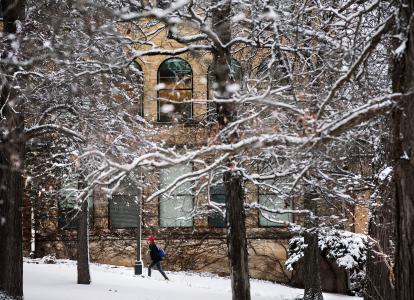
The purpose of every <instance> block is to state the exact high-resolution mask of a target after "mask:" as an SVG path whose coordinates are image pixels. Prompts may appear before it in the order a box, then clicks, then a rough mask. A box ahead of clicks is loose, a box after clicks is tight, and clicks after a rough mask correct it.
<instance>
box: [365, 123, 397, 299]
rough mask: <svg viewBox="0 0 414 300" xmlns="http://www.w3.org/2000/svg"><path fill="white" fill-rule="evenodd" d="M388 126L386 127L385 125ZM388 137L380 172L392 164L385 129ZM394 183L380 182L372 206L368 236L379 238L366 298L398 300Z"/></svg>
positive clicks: (371, 259) (369, 260) (370, 262)
mask: <svg viewBox="0 0 414 300" xmlns="http://www.w3.org/2000/svg"><path fill="white" fill-rule="evenodd" d="M384 127H385V126H384ZM383 131H384V132H386V136H385V137H384V138H383V140H382V141H381V148H380V153H379V156H380V159H379V164H378V166H376V169H377V170H376V171H377V172H379V171H381V170H383V169H384V168H385V167H388V166H390V165H391V163H392V162H391V155H390V148H391V147H390V134H391V132H389V130H388V129H386V128H383ZM394 193H395V191H394V183H393V181H392V180H391V181H390V180H389V179H388V178H386V179H384V180H382V181H380V182H378V196H377V197H375V200H374V201H375V203H374V204H375V206H374V207H373V208H371V211H370V215H371V216H370V219H369V226H368V235H369V236H370V237H371V238H372V239H374V240H375V243H372V242H370V243H369V244H370V246H369V248H368V254H367V265H366V284H365V291H364V293H365V295H364V298H365V299H366V300H372V299H390V300H391V299H395V290H394V284H395V280H394V270H393V267H392V266H393V264H394V255H395V247H394V246H393V244H394V242H395V226H394V216H393V213H394V207H393V195H394Z"/></svg>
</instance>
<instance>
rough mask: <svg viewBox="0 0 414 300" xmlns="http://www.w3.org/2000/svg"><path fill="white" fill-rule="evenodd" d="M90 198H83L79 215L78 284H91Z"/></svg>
mask: <svg viewBox="0 0 414 300" xmlns="http://www.w3.org/2000/svg"><path fill="white" fill-rule="evenodd" d="M88 210H89V208H88V199H87V197H86V199H84V200H82V205H81V210H80V211H79V215H78V220H79V222H78V249H77V250H78V284H90V283H91V276H90V274H89V232H88V227H89V226H88V219H89V218H88V215H89V213H88Z"/></svg>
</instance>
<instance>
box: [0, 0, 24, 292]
mask: <svg viewBox="0 0 414 300" xmlns="http://www.w3.org/2000/svg"><path fill="white" fill-rule="evenodd" d="M1 4H2V7H3V12H4V16H3V17H4V21H3V23H4V28H3V31H4V33H5V34H6V35H7V34H13V35H14V34H16V23H15V21H16V20H18V19H19V18H21V17H22V16H23V13H24V1H21V0H20V1H19V0H2V1H1ZM7 42H8V45H6V49H7V50H6V51H5V53H3V54H2V57H3V58H4V57H8V55H9V54H11V53H13V50H11V47H10V43H11V42H12V41H11V40H9V41H7ZM14 71H15V68H14V67H13V66H7V65H6V66H4V67H3V68H2V69H1V91H0V93H1V95H0V97H1V98H0V107H1V108H2V111H1V116H0V139H1V143H0V298H1V296H2V294H3V296H4V295H7V296H9V297H11V298H13V299H22V298H23V254H22V204H23V178H22V170H23V168H24V155H25V141H24V114H23V108H22V106H21V105H20V103H19V102H18V100H17V96H16V92H15V91H14V90H13V89H11V88H10V86H11V84H10V83H9V78H8V75H12V74H13V73H14ZM10 105H13V107H11V106H10Z"/></svg>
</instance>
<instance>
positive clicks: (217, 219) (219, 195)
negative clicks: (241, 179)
mask: <svg viewBox="0 0 414 300" xmlns="http://www.w3.org/2000/svg"><path fill="white" fill-rule="evenodd" d="M210 197H211V201H213V202H215V203H217V204H225V202H226V196H225V194H224V185H223V184H219V185H216V186H212V187H211V188H210ZM223 209H224V208H223ZM208 225H209V226H213V227H221V228H222V227H225V226H226V220H225V218H224V216H223V214H222V213H220V212H219V211H216V210H215V211H213V212H212V213H211V214H210V215H209V216H208Z"/></svg>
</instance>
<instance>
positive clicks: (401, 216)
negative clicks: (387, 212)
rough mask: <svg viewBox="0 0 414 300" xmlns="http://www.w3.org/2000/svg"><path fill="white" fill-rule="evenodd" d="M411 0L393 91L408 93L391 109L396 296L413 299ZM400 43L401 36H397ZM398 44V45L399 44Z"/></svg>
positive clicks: (402, 21)
mask: <svg viewBox="0 0 414 300" xmlns="http://www.w3.org/2000/svg"><path fill="white" fill-rule="evenodd" d="M413 13H414V0H405V1H402V3H401V7H400V16H399V17H400V18H399V23H398V25H399V26H401V27H400V28H398V29H401V30H402V32H401V33H403V34H404V35H403V36H406V38H407V41H406V44H405V51H404V53H403V54H402V55H400V56H398V55H396V57H395V59H394V68H393V91H394V92H397V93H398V92H401V93H411V94H410V95H408V96H406V97H404V98H403V99H401V100H400V101H399V105H398V107H397V108H396V109H395V110H394V111H393V124H392V125H393V126H392V128H393V131H394V132H393V136H394V143H393V146H394V151H393V154H394V161H395V170H394V181H395V185H396V192H395V196H394V199H395V202H394V204H395V226H396V257H395V274H396V289H395V290H396V298H397V299H399V300H407V299H414V284H413V281H414V218H413V216H414V152H413V151H414V130H413V129H414V95H413V89H414V72H413V70H414V23H413V20H412V15H413ZM398 43H401V40H398ZM398 46H399V45H397V47H398Z"/></svg>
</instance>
